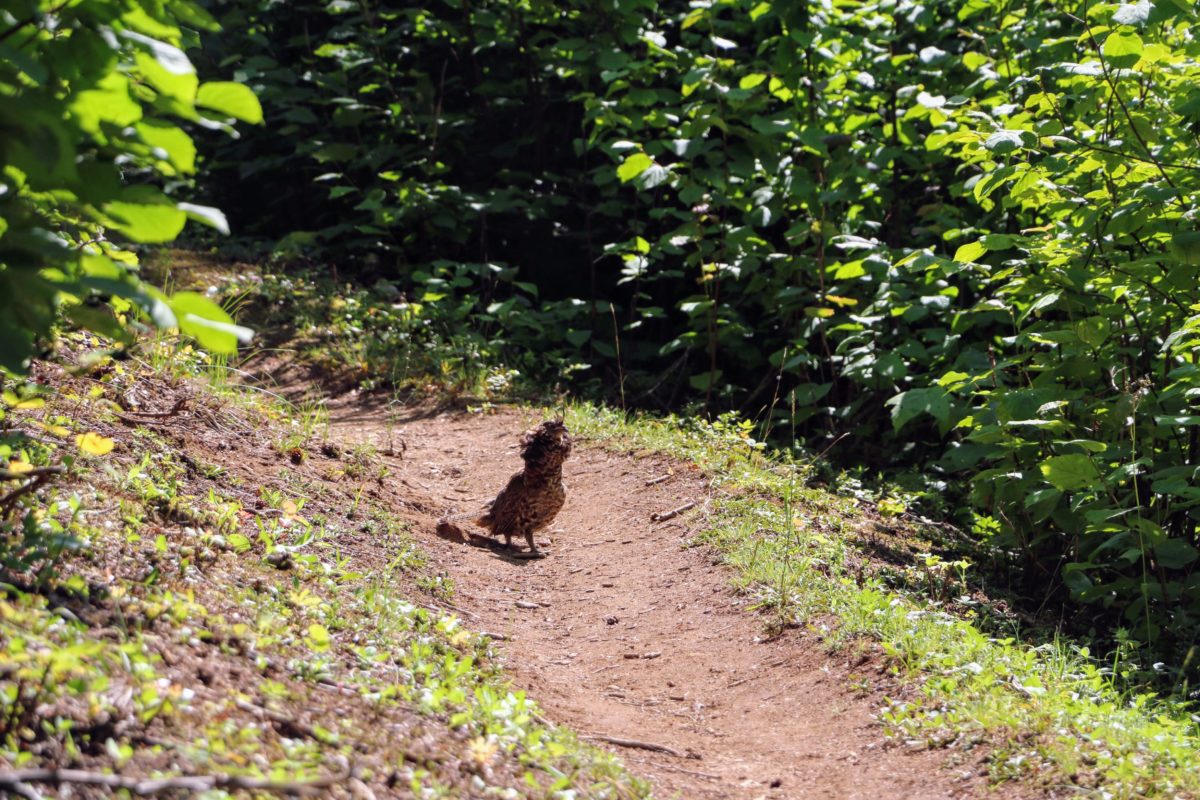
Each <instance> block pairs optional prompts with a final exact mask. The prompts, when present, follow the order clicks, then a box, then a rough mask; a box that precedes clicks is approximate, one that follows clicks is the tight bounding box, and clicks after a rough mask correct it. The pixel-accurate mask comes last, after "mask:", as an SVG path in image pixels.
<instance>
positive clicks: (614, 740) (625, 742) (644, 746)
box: [583, 733, 700, 759]
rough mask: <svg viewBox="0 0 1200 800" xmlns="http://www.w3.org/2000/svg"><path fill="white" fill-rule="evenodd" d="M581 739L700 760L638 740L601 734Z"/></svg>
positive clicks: (690, 755) (662, 745)
mask: <svg viewBox="0 0 1200 800" xmlns="http://www.w3.org/2000/svg"><path fill="white" fill-rule="evenodd" d="M583 738H585V739H595V740H597V741H600V742H608V743H609V744H615V745H616V746H617V747H630V748H633V749H635V750H650V751H652V752H655V753H666V754H667V755H669V756H674V757H675V758H694V759H699V758H700V756H699V755H697V754H695V753H692V752H687V753H681V752H679V751H678V750H676V749H675V748H674V747H668V746H667V745H665V744H655V743H654V742H643V741H639V740H638V739H621V738H619V737H617V736H605V735H604V734H601V733H588V734H584V735H583Z"/></svg>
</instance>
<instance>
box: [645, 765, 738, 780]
mask: <svg viewBox="0 0 1200 800" xmlns="http://www.w3.org/2000/svg"><path fill="white" fill-rule="evenodd" d="M643 763H646V764H649V765H650V766H652V767H654V768H655V769H665V770H667V771H668V772H682V773H683V774H684V775H695V776H696V777H697V778H707V779H708V780H710V781H719V780H721V776H720V775H713V774H711V773H708V772H699V771H697V770H694V769H684V768H683V767H672V766H671V765H670V764H660V763H658V762H657V761H646V762H643Z"/></svg>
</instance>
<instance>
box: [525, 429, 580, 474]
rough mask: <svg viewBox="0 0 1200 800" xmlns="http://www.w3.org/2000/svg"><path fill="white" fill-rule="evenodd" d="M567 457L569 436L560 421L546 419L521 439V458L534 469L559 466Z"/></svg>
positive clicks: (569, 446) (569, 453) (569, 452)
mask: <svg viewBox="0 0 1200 800" xmlns="http://www.w3.org/2000/svg"><path fill="white" fill-rule="evenodd" d="M569 455H571V434H570V433H569V432H568V431H567V426H566V425H565V424H564V423H563V421H562V420H561V419H548V420H546V421H545V422H543V423H542V424H541V425H538V426H536V427H534V428H530V429H529V430H527V431H525V435H524V436H522V437H521V458H523V459H525V463H526V464H527V465H528V466H530V467H533V468H534V469H545V468H548V467H556V466H559V465H561V464H562V462H564V461H566V460H567V456H569Z"/></svg>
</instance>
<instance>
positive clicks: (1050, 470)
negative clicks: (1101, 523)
mask: <svg viewBox="0 0 1200 800" xmlns="http://www.w3.org/2000/svg"><path fill="white" fill-rule="evenodd" d="M1038 469H1040V470H1041V473H1042V477H1044V478H1045V479H1046V482H1047V483H1049V484H1050V485H1051V486H1053V487H1054V488H1055V489H1059V490H1060V491H1064V492H1070V491H1075V490H1077V489H1085V488H1096V489H1099V488H1100V473H1099V471H1098V470H1097V469H1096V465H1095V464H1093V463H1092V460H1091V459H1090V458H1088V457H1087V456H1085V455H1081V454H1079V453H1072V454H1070V455H1063V456H1051V457H1050V458H1047V459H1046V460H1045V461H1043V462H1042V463H1041V464H1040V465H1039V467H1038Z"/></svg>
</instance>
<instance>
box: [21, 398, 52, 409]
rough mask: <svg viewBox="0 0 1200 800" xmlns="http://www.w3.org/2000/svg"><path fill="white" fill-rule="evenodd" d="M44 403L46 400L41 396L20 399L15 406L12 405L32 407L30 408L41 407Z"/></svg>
mask: <svg viewBox="0 0 1200 800" xmlns="http://www.w3.org/2000/svg"><path fill="white" fill-rule="evenodd" d="M44 405H46V401H45V400H43V399H42V398H40V397H31V398H29V399H28V400H22V401H21V402H19V403H17V404H16V405H15V406H13V408H25V409H32V408H41V407H42V406H44Z"/></svg>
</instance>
